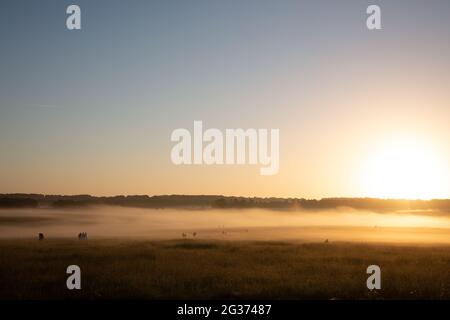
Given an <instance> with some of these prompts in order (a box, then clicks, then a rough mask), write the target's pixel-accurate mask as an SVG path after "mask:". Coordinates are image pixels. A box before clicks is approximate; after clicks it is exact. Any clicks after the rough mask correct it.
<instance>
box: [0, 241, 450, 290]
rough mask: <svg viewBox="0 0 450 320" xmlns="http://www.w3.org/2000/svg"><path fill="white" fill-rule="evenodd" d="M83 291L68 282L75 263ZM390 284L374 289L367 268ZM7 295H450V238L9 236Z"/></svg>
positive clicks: (2, 268) (4, 272)
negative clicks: (428, 241)
mask: <svg viewBox="0 0 450 320" xmlns="http://www.w3.org/2000/svg"><path fill="white" fill-rule="evenodd" d="M71 264H76V265H79V266H80V267H81V270H82V290H78V291H77V290H73V291H69V290H67V289H66V286H65V283H66V276H67V275H66V273H65V270H66V268H67V266H68V265H71ZM370 264H377V265H379V266H380V267H381V270H382V290H380V291H377V292H370V291H369V290H368V289H366V279H367V274H366V272H365V271H366V268H367V266H368V265H370ZM0 298H1V299H61V298H64V299H66V298H87V299H98V298H100V299H103V298H144V299H216V298H222V299H229V298H230V299H253V298H262V299H331V298H337V299H373V298H376V299H392V298H406V299H417V298H425V299H449V298H450V247H442V246H441V247H412V246H388V245H363V244H346V243H329V244H324V243H309V244H300V243H288V242H286V243H284V242H237V241H236V242H234V241H202V240H177V241H149V240H88V241H76V240H63V239H60V240H45V241H37V240H1V241H0Z"/></svg>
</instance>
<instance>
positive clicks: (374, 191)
mask: <svg viewBox="0 0 450 320" xmlns="http://www.w3.org/2000/svg"><path fill="white" fill-rule="evenodd" d="M442 162H443V161H442V159H441V158H440V157H439V155H438V153H437V152H436V150H434V149H433V148H432V145H431V144H427V143H425V142H424V141H420V140H412V139H396V140H390V141H389V142H387V143H385V144H383V145H382V146H380V147H379V148H378V149H376V150H375V152H374V153H373V154H372V155H371V156H370V157H369V159H368V161H367V163H366V164H365V166H364V168H363V172H362V184H363V188H364V191H365V193H366V194H367V196H369V197H377V198H397V199H433V198H443V197H446V196H447V195H446V194H445V192H446V190H445V183H444V182H445V180H446V178H447V177H446V169H445V168H446V167H445V166H444V165H443V163H442Z"/></svg>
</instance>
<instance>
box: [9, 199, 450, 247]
mask: <svg viewBox="0 0 450 320" xmlns="http://www.w3.org/2000/svg"><path fill="white" fill-rule="evenodd" d="M40 232H42V233H44V234H45V236H46V238H47V239H48V238H74V239H76V238H77V235H78V233H80V232H87V233H88V235H89V238H91V239H92V238H116V237H117V238H119V237H127V238H137V237H139V238H140V237H145V238H150V239H180V238H183V237H186V238H191V239H192V238H196V239H222V240H289V241H326V240H327V239H328V240H329V241H358V242H411V243H423V244H426V243H442V244H448V243H450V219H449V218H448V217H446V216H444V215H433V214H430V213H427V212H422V213H420V212H419V213H417V212H401V213H399V212H396V213H374V212H368V211H358V210H353V209H341V210H327V211H281V210H280V211H277V210H264V209H240V210H239V209H224V210H219V209H197V210H193V209H140V208H125V207H107V206H104V207H95V208H93V207H89V208H77V209H50V208H48V209H8V210H0V237H1V238H34V237H36V236H37V234H38V233H40ZM194 232H195V233H196V234H195V236H194ZM183 234H184V236H183Z"/></svg>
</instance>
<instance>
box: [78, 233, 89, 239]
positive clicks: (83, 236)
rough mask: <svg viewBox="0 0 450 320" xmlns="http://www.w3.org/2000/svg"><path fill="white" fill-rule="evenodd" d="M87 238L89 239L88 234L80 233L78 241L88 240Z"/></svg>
mask: <svg viewBox="0 0 450 320" xmlns="http://www.w3.org/2000/svg"><path fill="white" fill-rule="evenodd" d="M87 238H88V235H87V232H80V233H79V234H78V240H87Z"/></svg>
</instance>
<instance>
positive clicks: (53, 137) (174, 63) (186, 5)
mask: <svg viewBox="0 0 450 320" xmlns="http://www.w3.org/2000/svg"><path fill="white" fill-rule="evenodd" d="M70 4H77V5H79V6H80V8H81V21H82V22H81V23H82V29H81V30H72V31H69V30H67V28H66V18H67V14H66V8H67V6H68V5H70ZM370 4H377V5H379V6H380V8H381V21H382V29H381V30H368V29H367V27H366V19H367V14H366V8H367V6H368V5H370ZM449 32H450V2H449V1H446V0H442V1H439V0H434V1H432V2H430V1H416V0H415V1H401V0H399V1H375V0H373V1H357V0H353V1H350V0H343V1H323V0H319V1H300V0H295V1H293V0H292V1H290V0H279V1H274V0H270V1H269V0H243V1H210V0H208V1H206V0H196V1H194V0H189V1H181V0H179V1H170V0H169V1H167V0H165V1H138V0H132V1H104V0H96V1H83V0H74V1H62V0H58V1H56V0H55V1H46V0H40V1H31V0H29V1H23V0H4V1H1V3H0V43H1V47H0V49H1V50H0V150H1V154H0V155H1V156H0V193H14V192H24V193H44V194H93V195H117V194H149V195H152V194H224V195H242V196H280V197H306V198H322V197H341V196H343V197H365V196H378V197H412V198H450V185H449V183H450V173H449V170H450V168H449V165H448V164H449V163H450V126H449V123H450V121H449V120H450V104H449V103H450V81H449V80H450V58H449V57H450V37H449ZM194 120H201V121H203V125H204V126H205V127H208V128H218V129H220V130H225V129H227V128H244V129H245V128H267V129H271V128H277V129H279V130H280V142H279V144H280V156H279V158H280V167H279V172H278V174H276V175H272V176H262V175H260V174H259V168H260V166H259V165H257V166H255V165H234V166H230V165H228V166H220V165H213V166H206V165H200V166H199V165H196V166H186V165H183V166H176V165H174V164H173V163H172V161H171V158H170V153H171V149H172V147H173V146H174V143H173V142H172V141H171V140H170V136H171V133H172V131H173V130H174V129H177V128H187V129H189V130H192V129H193V122H194ZM392 145H394V147H392ZM405 146H410V147H408V148H406V149H405V152H400V151H401V150H403V148H404V147H405ZM399 150H400V151H399ZM374 159H375V160H374ZM376 159H378V160H376ZM410 159H411V161H410ZM419 160H420V161H419ZM377 161H378V162H377ZM399 171H402V172H401V174H398V172H399ZM394 177H395V179H397V180H395V179H394ZM399 179H400V180H401V181H398V180H399Z"/></svg>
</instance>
